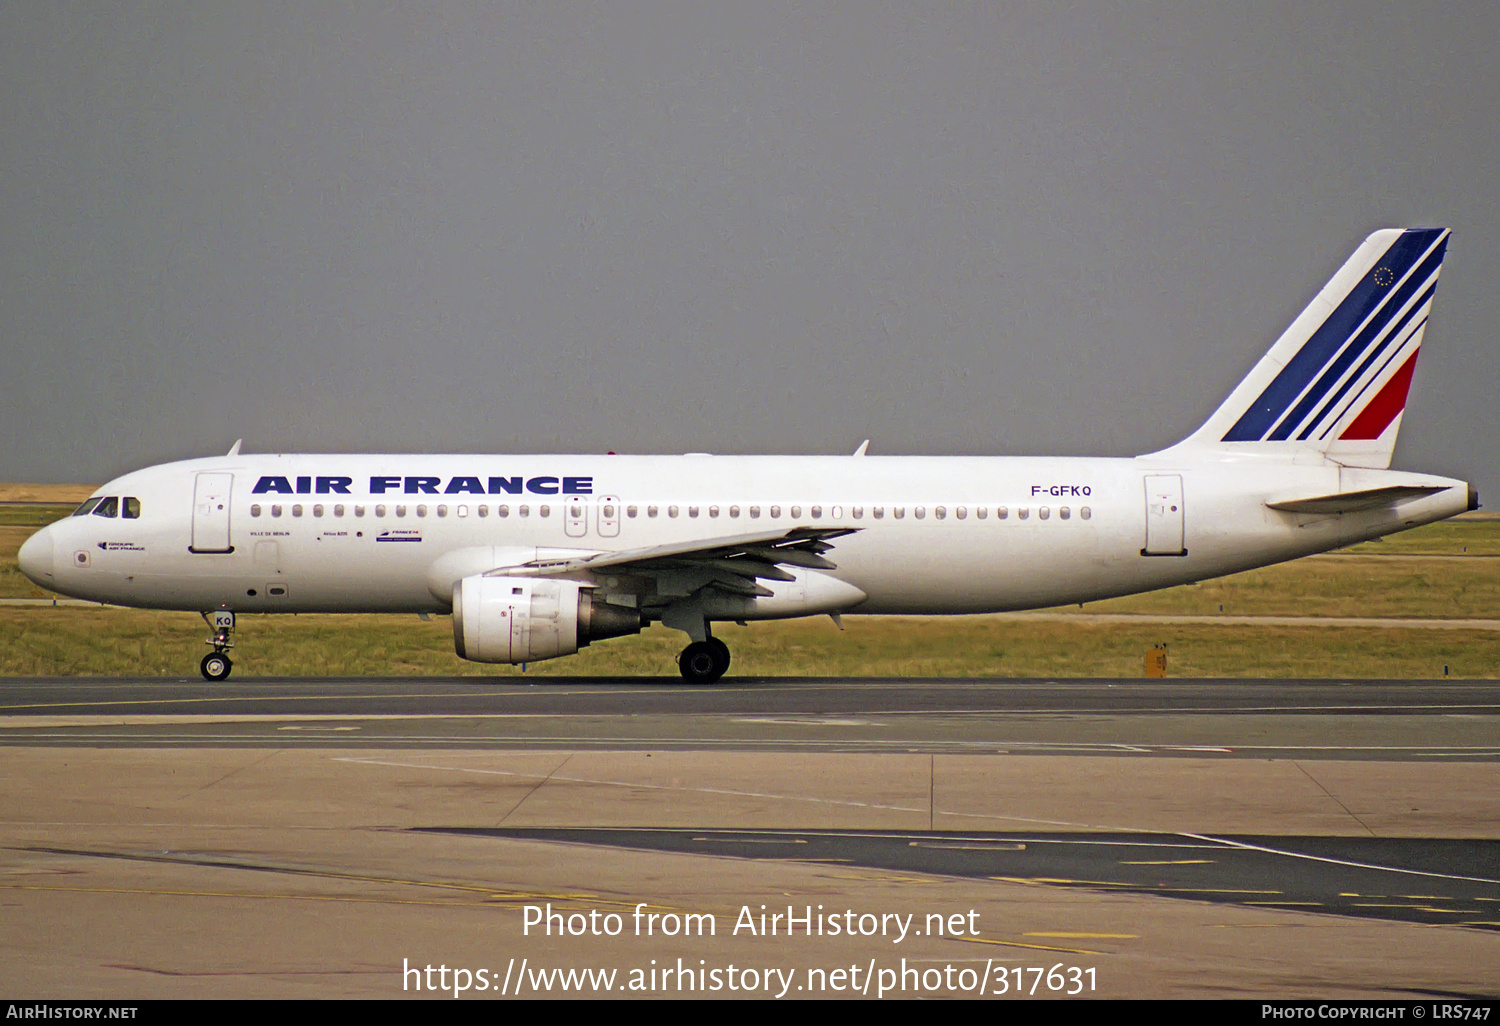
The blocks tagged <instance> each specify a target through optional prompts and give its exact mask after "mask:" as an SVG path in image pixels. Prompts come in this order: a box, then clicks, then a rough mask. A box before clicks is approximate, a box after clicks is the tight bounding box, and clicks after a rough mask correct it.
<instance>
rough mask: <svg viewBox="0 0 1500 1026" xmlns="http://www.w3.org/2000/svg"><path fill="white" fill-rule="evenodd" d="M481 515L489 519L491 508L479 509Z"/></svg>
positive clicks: (481, 507)
mask: <svg viewBox="0 0 1500 1026" xmlns="http://www.w3.org/2000/svg"><path fill="white" fill-rule="evenodd" d="M479 515H480V516H481V517H487V516H489V515H490V508H489V507H488V506H480V507H479Z"/></svg>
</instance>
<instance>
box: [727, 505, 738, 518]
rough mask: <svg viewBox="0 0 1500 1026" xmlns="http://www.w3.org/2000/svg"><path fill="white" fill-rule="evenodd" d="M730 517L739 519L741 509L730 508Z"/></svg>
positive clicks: (736, 507)
mask: <svg viewBox="0 0 1500 1026" xmlns="http://www.w3.org/2000/svg"><path fill="white" fill-rule="evenodd" d="M729 515H730V517H731V518H737V517H738V516H739V515H740V508H739V507H738V506H730V507H729Z"/></svg>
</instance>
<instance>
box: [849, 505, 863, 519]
mask: <svg viewBox="0 0 1500 1026" xmlns="http://www.w3.org/2000/svg"><path fill="white" fill-rule="evenodd" d="M849 512H850V513H852V514H854V519H855V520H860V519H862V518H863V517H864V515H865V508H864V507H863V506H855V507H854V508H853V509H852V510H850V511H849Z"/></svg>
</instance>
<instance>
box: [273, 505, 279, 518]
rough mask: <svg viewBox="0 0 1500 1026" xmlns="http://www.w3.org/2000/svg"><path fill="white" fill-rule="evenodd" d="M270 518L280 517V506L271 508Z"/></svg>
mask: <svg viewBox="0 0 1500 1026" xmlns="http://www.w3.org/2000/svg"><path fill="white" fill-rule="evenodd" d="M271 516H273V517H279V516H281V507H280V506H272V507H271Z"/></svg>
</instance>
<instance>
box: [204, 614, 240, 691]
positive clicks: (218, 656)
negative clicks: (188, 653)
mask: <svg viewBox="0 0 1500 1026" xmlns="http://www.w3.org/2000/svg"><path fill="white" fill-rule="evenodd" d="M203 620H204V622H205V623H207V624H208V626H209V628H210V629H211V630H212V631H213V632H214V635H213V637H211V638H209V639H208V640H207V641H205V642H204V644H205V645H212V646H213V647H214V650H213V651H212V652H210V653H209V654H208V655H206V656H204V657H203V661H202V662H201V663H199V664H198V669H199V670H200V671H201V672H202V673H203V678H204V680H223V679H225V678H226V677H228V676H229V671H230V670H232V669H234V663H232V662H230V660H229V650H230V649H231V648H233V647H234V611H233V610H230V609H216V610H214V611H213V612H212V613H204V614H203Z"/></svg>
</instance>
